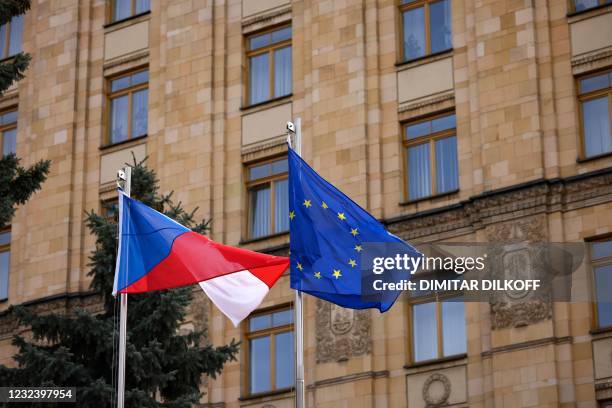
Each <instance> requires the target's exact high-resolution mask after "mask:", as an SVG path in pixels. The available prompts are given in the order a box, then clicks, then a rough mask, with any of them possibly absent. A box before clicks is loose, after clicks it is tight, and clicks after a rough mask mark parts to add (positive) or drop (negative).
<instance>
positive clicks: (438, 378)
mask: <svg viewBox="0 0 612 408" xmlns="http://www.w3.org/2000/svg"><path fill="white" fill-rule="evenodd" d="M422 393H423V401H425V406H426V407H427V408H435V407H441V406H444V405H448V398H449V397H450V394H451V382H450V380H449V379H448V377H447V376H445V375H444V374H441V373H434V374H432V375H430V376H429V377H428V378H427V380H425V383H424V384H423V390H422Z"/></svg>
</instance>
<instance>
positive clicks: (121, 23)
mask: <svg viewBox="0 0 612 408" xmlns="http://www.w3.org/2000/svg"><path fill="white" fill-rule="evenodd" d="M150 15H151V10H148V11H145V12H143V13H139V14H134V15H133V16H129V17H126V18H124V19H121V20H117V21H113V22H110V23H107V24H104V25H103V26H102V27H103V28H104V29H105V30H106V29H107V28H113V29H114V28H115V27H117V29H119V28H122V27H124V26H127V25H130V24H132V23H133V22H135V21H134V20H139V21H141V20H148V19H149V16H150ZM143 16H147V18H141V17H143ZM109 31H110V30H109Z"/></svg>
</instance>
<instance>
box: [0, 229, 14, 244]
mask: <svg viewBox="0 0 612 408" xmlns="http://www.w3.org/2000/svg"><path fill="white" fill-rule="evenodd" d="M10 243H11V232H10V231H7V232H2V233H0V245H8V244H10Z"/></svg>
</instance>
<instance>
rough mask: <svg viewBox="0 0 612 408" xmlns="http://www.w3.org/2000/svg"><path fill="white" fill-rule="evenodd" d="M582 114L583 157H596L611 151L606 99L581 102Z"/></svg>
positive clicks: (611, 137)
mask: <svg viewBox="0 0 612 408" xmlns="http://www.w3.org/2000/svg"><path fill="white" fill-rule="evenodd" d="M582 114H583V126H584V153H585V155H586V156H587V157H588V156H596V155H598V154H602V153H608V152H610V151H612V134H611V131H610V117H609V114H608V97H607V96H606V97H603V98H597V99H591V100H589V101H586V102H583V103H582Z"/></svg>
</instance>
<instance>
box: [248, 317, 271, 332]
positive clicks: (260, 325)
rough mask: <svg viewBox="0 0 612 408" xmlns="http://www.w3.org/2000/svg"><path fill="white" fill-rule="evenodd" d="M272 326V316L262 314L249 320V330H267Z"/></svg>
mask: <svg viewBox="0 0 612 408" xmlns="http://www.w3.org/2000/svg"><path fill="white" fill-rule="evenodd" d="M271 325H272V315H270V314H264V315H259V316H255V317H251V318H250V319H249V330H250V331H257V330H262V329H267V328H268V327H271Z"/></svg>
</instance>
